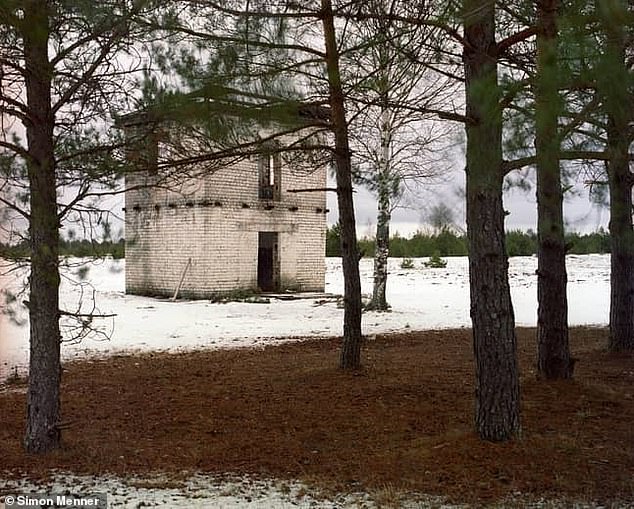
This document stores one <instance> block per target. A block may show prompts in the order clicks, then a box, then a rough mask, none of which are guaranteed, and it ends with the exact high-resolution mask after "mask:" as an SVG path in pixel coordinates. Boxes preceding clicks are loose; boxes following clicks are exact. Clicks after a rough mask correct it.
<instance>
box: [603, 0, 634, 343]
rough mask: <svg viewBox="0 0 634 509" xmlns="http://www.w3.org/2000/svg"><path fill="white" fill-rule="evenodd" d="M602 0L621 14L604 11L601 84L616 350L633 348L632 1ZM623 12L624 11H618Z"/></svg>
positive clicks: (612, 334)
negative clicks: (628, 29) (628, 26)
mask: <svg viewBox="0 0 634 509" xmlns="http://www.w3.org/2000/svg"><path fill="white" fill-rule="evenodd" d="M602 1H603V3H602V4H601V5H599V12H601V7H603V8H605V9H606V11H607V13H612V15H613V16H616V18H617V19H612V18H610V17H605V18H604V19H603V24H604V30H605V32H606V35H607V44H606V51H605V55H604V58H605V61H606V64H607V65H606V66H605V68H604V69H603V74H605V76H604V77H605V81H601V80H600V83H601V87H600V90H601V92H602V95H603V96H604V107H605V110H606V113H607V117H608V122H607V124H608V127H607V134H608V153H609V154H610V159H609V161H608V163H607V169H608V181H609V187H610V237H611V274H610V339H609V344H608V348H609V350H610V351H612V352H628V351H629V352H631V351H634V231H633V227H632V184H633V182H634V180H633V175H632V173H631V172H630V169H629V166H630V163H629V145H630V140H629V139H628V129H629V125H630V124H631V122H632V121H633V120H634V118H633V117H634V115H633V114H632V110H631V108H630V109H629V110H628V108H625V107H624V106H623V105H625V104H628V103H631V101H632V98H631V94H630V92H629V90H628V88H627V83H628V69H627V66H626V63H625V62H626V60H625V59H626V55H625V45H626V40H625V37H626V36H625V33H624V30H623V26H622V22H623V20H624V19H626V13H627V6H626V4H625V3H624V2H622V1H620V0H610V1H609V2H608V1H606V0H602ZM619 13H620V15H619Z"/></svg>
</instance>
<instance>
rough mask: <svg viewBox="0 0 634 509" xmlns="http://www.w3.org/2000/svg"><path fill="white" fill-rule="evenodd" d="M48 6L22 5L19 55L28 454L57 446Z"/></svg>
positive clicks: (54, 210)
mask: <svg viewBox="0 0 634 509" xmlns="http://www.w3.org/2000/svg"><path fill="white" fill-rule="evenodd" d="M47 10H48V6H47V2H46V1H43V0H31V1H28V2H25V4H24V26H25V28H24V56H25V66H26V76H25V83H26V94H27V104H28V108H29V119H30V122H29V123H28V124H27V126H26V134H27V142H28V153H29V157H30V159H29V161H27V167H28V177H29V186H30V205H31V217H30V225H29V226H30V243H31V277H30V296H29V318H30V327H31V331H30V335H31V336H30V361H29V387H28V394H27V423H26V436H25V439H24V444H25V447H26V450H27V451H28V452H31V453H44V452H47V451H50V450H52V449H55V448H57V447H59V445H60V439H61V432H60V427H59V421H60V378H61V366H60V331H59V297H58V289H59V266H58V244H59V230H58V228H59V221H58V218H57V196H56V189H57V188H56V180H55V156H54V146H53V129H54V124H55V118H54V114H53V112H52V108H51V66H50V63H49V60H48V38H49V32H48V12H47Z"/></svg>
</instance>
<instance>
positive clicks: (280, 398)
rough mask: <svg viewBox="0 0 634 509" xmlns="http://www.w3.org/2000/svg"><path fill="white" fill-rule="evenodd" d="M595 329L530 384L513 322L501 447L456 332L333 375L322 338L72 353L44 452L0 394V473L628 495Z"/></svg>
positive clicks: (627, 399) (614, 373)
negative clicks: (201, 476) (561, 376)
mask: <svg viewBox="0 0 634 509" xmlns="http://www.w3.org/2000/svg"><path fill="white" fill-rule="evenodd" d="M606 336H607V332H606V331H605V330H604V329H595V328H576V329H573V330H572V331H571V345H572V350H573V354H574V355H575V357H577V358H578V359H579V361H578V363H577V365H576V371H575V378H574V380H572V381H566V382H554V383H553V382H543V381H538V380H536V378H535V373H534V357H535V346H534V345H535V330H534V329H519V330H518V341H519V351H520V361H521V369H522V418H523V435H522V439H521V440H516V441H513V442H510V443H503V444H492V443H485V442H481V441H479V440H478V439H477V437H476V436H474V432H473V426H472V409H473V392H474V390H473V378H474V372H473V359H472V353H471V352H472V350H471V332H470V330H468V329H459V330H445V331H427V332H409V333H405V334H394V335H388V336H379V337H377V338H376V339H372V340H368V341H367V342H366V345H365V347H364V351H363V361H364V369H363V370H362V371H361V372H359V373H343V372H341V371H339V370H338V369H337V367H336V365H337V360H338V354H339V341H338V340H334V339H332V340H311V341H306V342H301V343H288V344H282V345H280V346H271V347H268V348H265V349H255V350H254V349H241V350H220V351H200V352H194V353H184V354H147V355H141V356H117V357H111V358H107V359H102V360H86V361H81V362H75V363H72V364H68V365H66V367H65V373H64V377H63V407H62V410H63V417H64V421H65V422H67V423H68V424H69V427H68V429H66V430H65V432H64V448H63V450H62V451H59V452H57V453H54V454H51V455H49V456H46V457H43V458H42V457H34V456H28V455H25V454H24V452H23V450H22V445H21V444H22V436H23V431H24V419H25V406H26V404H25V395H24V391H16V390H14V389H13V388H12V389H4V390H2V391H0V458H1V459H0V461H1V463H0V471H4V472H3V473H1V474H0V477H4V478H7V477H17V476H18V475H21V474H23V473H26V474H28V475H29V476H31V477H34V478H37V477H41V476H46V475H47V474H48V472H49V471H50V469H61V470H67V471H73V472H76V473H81V474H103V473H113V474H117V475H120V476H124V477H125V476H126V475H129V474H133V473H134V474H144V473H156V472H167V473H173V474H174V475H182V472H183V471H190V472H193V471H202V472H209V473H225V472H231V473H248V474H252V475H255V476H259V475H262V476H266V477H277V478H280V479H296V478H299V479H303V480H306V481H307V482H309V483H314V484H317V485H319V486H321V487H325V488H326V489H332V490H337V491H347V490H369V491H373V492H377V491H380V490H382V489H385V487H386V486H389V487H391V488H392V489H397V490H408V491H409V490H412V491H418V492H422V493H428V494H439V495H446V496H449V497H450V499H451V500H453V501H456V502H461V501H462V502H480V503H487V502H490V501H494V500H501V499H503V498H504V497H507V496H512V494H514V493H517V492H521V493H522V494H526V495H527V496H529V497H535V498H542V497H546V498H557V499H562V498H564V499H572V500H586V501H598V502H604V503H605V502H616V503H619V504H623V503H628V502H631V503H632V504H634V357H632V356H631V355H630V356H620V357H619V356H615V355H610V354H608V353H606V352H605V350H604V345H606V343H607V337H606ZM272 342H273V340H272Z"/></svg>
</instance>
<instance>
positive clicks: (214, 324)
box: [0, 255, 610, 380]
mask: <svg viewBox="0 0 634 509" xmlns="http://www.w3.org/2000/svg"><path fill="white" fill-rule="evenodd" d="M424 261H425V259H415V268H414V269H401V268H400V263H401V260H400V259H390V263H389V267H390V276H389V280H388V289H387V293H388V301H389V302H390V304H391V305H392V312H390V313H376V312H368V313H365V314H364V315H363V331H364V333H365V334H375V333H382V332H389V331H399V330H403V329H405V328H409V329H412V330H422V329H438V328H453V327H469V326H470V325H471V322H470V318H469V283H468V261H467V258H466V257H454V258H447V262H448V264H447V267H446V268H445V269H431V268H425V267H424V266H423V262H424ZM81 262H83V261H82V260H77V259H74V260H70V262H69V263H68V265H69V267H68V268H67V269H65V271H64V274H65V276H64V277H63V278H62V289H61V294H60V295H61V297H60V298H61V303H62V304H61V305H62V307H63V309H66V310H68V311H77V310H80V311H81V312H83V313H90V312H92V311H93V306H96V308H95V309H94V311H95V312H98V313H102V314H115V315H116V316H115V317H112V318H106V319H97V320H94V321H93V324H92V325H93V326H94V327H96V328H98V329H100V330H101V331H102V332H103V333H104V334H105V335H106V336H108V337H109V339H108V338H106V337H105V336H104V335H102V334H95V333H93V334H91V335H90V336H89V337H87V338H84V339H83V340H82V341H81V342H80V343H76V344H73V343H72V342H66V343H64V345H63V347H62V352H63V357H64V358H65V359H71V358H77V357H81V356H85V355H93V354H99V355H103V354H109V353H114V352H117V351H122V350H125V351H135V350H136V351H142V350H155V349H160V350H177V349H192V348H207V347H211V348H235V347H243V346H257V345H266V344H274V343H276V342H279V341H282V340H287V339H288V338H293V337H307V336H313V337H314V336H334V335H339V334H340V333H341V327H342V320H343V310H342V309H341V308H340V307H338V306H337V302H336V300H334V299H331V300H326V301H322V300H320V299H299V300H291V301H286V300H276V299H272V300H271V302H270V303H268V304H256V303H244V302H231V303H227V304H212V303H210V302H209V301H177V302H172V301H170V300H169V299H153V298H148V297H139V296H131V295H125V293H124V273H125V261H124V260H111V259H106V260H99V261H96V262H92V263H88V264H87V263H81ZM372 263H373V262H372V260H371V259H363V260H361V279H362V291H363V292H364V293H365V294H368V295H369V294H371V292H372ZM536 265H537V259H536V258H535V257H516V258H511V260H510V273H509V276H510V283H511V290H512V296H513V303H514V308H515V318H516V322H517V324H518V325H535V323H536V309H537V289H536V288H537V287H536V276H535V269H536ZM86 267H87V268H88V271H87V272H86V273H85V275H84V279H81V277H80V275H81V272H82V271H85V270H86ZM609 269H610V258H609V255H584V256H569V257H568V279H569V285H568V296H569V320H570V323H571V324H572V325H605V324H607V321H608V310H609V291H610V290H609V277H610V276H609V274H610V272H609ZM2 278H3V281H2V283H3V284H2V287H3V288H8V289H10V290H11V289H12V290H14V291H15V290H16V289H17V288H19V287H20V285H21V284H22V283H23V282H24V279H25V275H24V272H22V273H21V272H20V271H16V272H13V273H10V274H5V275H4V276H2ZM77 281H81V282H82V284H81V285H78V284H77V283H76V282H77ZM326 292H328V293H333V294H341V293H343V278H342V275H341V263H340V260H339V259H335V258H328V259H327V274H326ZM24 299H25V297H20V298H19V299H18V302H22V300H24ZM16 310H17V312H18V313H17V317H18V318H19V319H21V320H22V321H24V322H26V318H27V315H26V309H25V308H24V306H23V305H21V304H18V307H17V308H16ZM0 320H1V321H0V380H1V379H3V378H4V377H6V376H7V375H8V374H9V373H10V372H12V371H13V370H14V369H15V367H16V366H17V369H18V370H19V371H21V372H24V370H25V368H26V366H27V364H28V325H26V324H23V325H17V324H16V323H15V321H12V320H9V318H8V317H7V316H0ZM72 333H73V331H72V330H70V329H67V330H66V331H65V336H66V337H65V339H71V338H72ZM284 338H286V339H284Z"/></svg>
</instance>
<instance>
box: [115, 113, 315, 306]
mask: <svg viewBox="0 0 634 509" xmlns="http://www.w3.org/2000/svg"><path fill="white" fill-rule="evenodd" d="M125 128H126V129H127V130H128V131H129V130H130V129H135V126H134V125H133V124H132V123H130V122H128V124H127V125H125ZM157 140H158V138H157V137H156V136H144V137H143V143H144V150H146V154H150V157H154V158H155V159H157V160H158V158H159V156H158V154H159V153H160V148H159V146H160V144H159V142H158V141H157ZM152 154H153V156H152ZM285 159H287V158H285V157H283V156H282V153H281V152H280V147H279V145H278V146H277V148H276V149H275V150H273V149H270V150H264V151H262V152H260V153H258V154H257V155H252V156H249V157H246V158H242V159H240V160H238V161H237V162H232V163H230V164H226V165H225V166H221V167H219V168H216V169H215V170H214V171H208V172H200V175H198V176H196V177H190V178H185V179H183V178H182V177H180V178H179V179H178V186H177V187H176V186H174V184H170V185H167V186H156V187H154V186H148V187H145V186H144V184H146V183H150V184H151V183H153V182H158V180H159V178H160V177H159V175H158V173H159V172H154V171H152V170H151V169H150V170H149V171H147V170H144V171H141V172H138V173H132V174H130V175H128V176H127V177H126V193H125V228H126V234H125V237H126V292H127V293H132V294H140V295H157V296H159V295H160V296H173V295H174V294H175V292H176V291H177V289H178V294H179V295H180V296H183V297H186V298H208V297H210V296H215V295H218V294H222V293H228V292H232V291H235V290H254V291H263V292H277V291H285V290H293V291H323V290H324V284H325V282H324V279H325V258H324V257H325V240H326V212H327V210H326V195H325V190H324V188H325V187H326V168H325V167H324V166H319V167H317V168H315V167H312V168H307V167H306V164H297V165H295V164H293V162H292V160H290V162H289V161H285ZM149 167H150V168H151V165H150V166H149ZM139 184H140V186H139ZM307 189H312V190H317V191H311V192H294V191H297V190H302V191H305V190H307Z"/></svg>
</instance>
